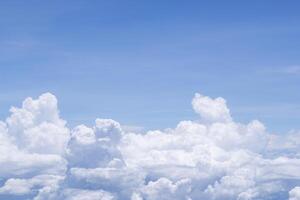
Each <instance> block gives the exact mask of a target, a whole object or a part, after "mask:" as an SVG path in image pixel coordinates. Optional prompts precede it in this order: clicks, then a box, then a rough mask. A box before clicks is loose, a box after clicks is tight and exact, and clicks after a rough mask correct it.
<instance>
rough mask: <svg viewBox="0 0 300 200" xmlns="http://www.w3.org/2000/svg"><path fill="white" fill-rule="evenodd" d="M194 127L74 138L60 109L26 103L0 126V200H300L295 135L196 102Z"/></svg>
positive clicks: (89, 130) (99, 126)
mask: <svg viewBox="0 0 300 200" xmlns="http://www.w3.org/2000/svg"><path fill="white" fill-rule="evenodd" d="M192 106H193V108H194V110H195V112H196V113H197V114H199V119H198V120H197V121H181V122H179V123H178V125H177V126H176V127H175V128H173V129H170V128H168V129H165V130H153V131H148V132H146V133H139V132H138V130H131V131H130V130H129V129H127V128H122V125H120V124H119V123H118V122H116V121H114V120H112V119H96V120H95V125H94V126H93V127H88V126H85V125H78V126H76V127H73V128H70V127H68V126H67V125H66V122H65V121H64V120H63V119H61V118H60V116H59V110H58V107H57V99H56V97H55V96H54V95H52V94H50V93H46V94H43V95H41V96H40V97H39V98H38V99H32V98H27V99H25V100H24V101H23V104H22V107H21V108H16V107H13V108H11V110H10V112H11V115H10V116H9V117H8V118H7V119H6V120H5V121H0V166H1V167H0V199H8V200H9V199H33V200H60V199H67V200H83V199H84V200H116V199H119V200H127V199H128V200H177V199H178V200H199V199H205V200H212V199H215V200H218V199H222V200H226V199H238V200H250V199H290V200H300V133H299V132H291V133H289V134H286V135H275V134H271V133H268V132H267V131H266V128H265V127H264V125H263V124H262V123H261V122H259V121H257V120H253V121H251V122H249V123H248V124H241V123H238V122H235V121H234V120H233V118H232V116H231V115H230V110H229V109H228V107H227V105H226V101H225V100H224V99H223V98H220V97H219V98H215V99H213V98H210V97H207V96H204V95H201V94H195V96H194V98H193V100H192Z"/></svg>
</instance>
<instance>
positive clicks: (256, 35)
mask: <svg viewBox="0 0 300 200" xmlns="http://www.w3.org/2000/svg"><path fill="white" fill-rule="evenodd" d="M261 2H262V1H247V2H246V1H206V2H205V1H140V0H133V1H114V0H112V1H92V0H91V1H86V0H78V1H67V0H66V1H32V0H28V1H14V0H12V1H0V91H1V92H0V107H1V110H0V117H1V119H5V117H6V116H7V115H8V110H9V108H10V106H11V105H16V106H19V105H20V102H21V101H22V100H23V99H24V98H25V97H27V96H32V97H37V96H38V95H40V94H41V93H43V92H52V93H53V94H55V95H56V96H57V97H58V99H59V105H60V110H61V114H62V116H63V118H64V119H67V120H68V122H69V124H70V125H71V126H73V125H75V124H78V123H86V124H88V125H89V124H92V123H93V120H94V119H95V118H96V117H101V118H112V119H115V120H117V121H120V122H121V123H122V124H127V125H133V126H141V127H145V128H146V129H155V128H162V127H173V126H175V125H176V123H177V122H178V121H180V120H183V119H196V118H197V116H196V115H195V114H194V112H193V110H192V108H191V105H190V101H191V99H192V97H193V95H194V93H195V92H200V93H203V94H205V95H208V96H211V97H217V96H222V97H224V98H225V99H227V101H228V104H229V107H230V108H231V112H232V115H233V117H234V118H235V120H236V121H241V122H247V121H249V120H252V119H259V120H261V121H262V122H263V123H264V124H266V126H267V127H268V129H269V130H271V131H276V132H287V131H289V130H292V129H299V128H300V123H299V122H300V103H299V102H300V56H299V55H300V39H299V38H300V12H299V7H300V2H299V1H264V3H263V4H262V3H261Z"/></svg>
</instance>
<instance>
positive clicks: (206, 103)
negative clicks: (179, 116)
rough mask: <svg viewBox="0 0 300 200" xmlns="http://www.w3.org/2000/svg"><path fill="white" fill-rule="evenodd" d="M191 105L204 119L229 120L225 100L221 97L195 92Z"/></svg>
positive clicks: (214, 120)
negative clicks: (214, 97)
mask: <svg viewBox="0 0 300 200" xmlns="http://www.w3.org/2000/svg"><path fill="white" fill-rule="evenodd" d="M192 105H193V108H194V110H195V112H196V113H198V114H199V115H200V116H201V119H202V120H204V121H213V122H216V121H220V122H228V121H231V116H230V111H229V109H228V108H227V105H226V100H225V99H223V98H221V97H218V98H216V99H212V98H210V97H207V96H203V95H201V94H199V93H196V94H195V97H194V99H193V101H192Z"/></svg>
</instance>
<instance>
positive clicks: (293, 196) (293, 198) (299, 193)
mask: <svg viewBox="0 0 300 200" xmlns="http://www.w3.org/2000/svg"><path fill="white" fill-rule="evenodd" d="M289 196H290V198H289V200H299V199H300V187H295V188H293V189H292V190H291V191H290V192H289Z"/></svg>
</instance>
